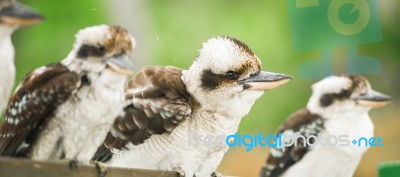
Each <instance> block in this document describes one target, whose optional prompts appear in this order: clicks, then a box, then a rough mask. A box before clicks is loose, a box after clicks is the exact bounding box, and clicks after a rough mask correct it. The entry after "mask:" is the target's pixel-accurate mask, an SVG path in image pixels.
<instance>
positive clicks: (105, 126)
mask: <svg viewBox="0 0 400 177" xmlns="http://www.w3.org/2000/svg"><path fill="white" fill-rule="evenodd" d="M134 46H135V43H134V39H133V38H132V37H131V35H130V34H129V33H128V32H127V31H126V30H125V29H123V28H121V27H118V26H109V25H99V26H92V27H88V28H85V29H82V30H80V31H79V32H78V33H77V35H76V41H75V43H74V46H73V49H72V51H71V52H70V53H69V55H68V56H67V57H66V58H65V59H64V60H62V61H61V62H59V63H56V64H50V65H47V66H43V67H40V68H37V69H35V70H33V71H32V72H30V73H29V74H27V75H26V77H25V78H24V79H23V80H22V82H21V83H20V85H19V86H18V88H17V89H16V91H15V92H14V94H13V95H12V97H11V100H10V102H9V104H8V107H7V109H6V113H5V120H4V121H3V124H2V125H1V128H0V155H3V156H18V157H28V158H31V159H34V160H58V159H67V160H72V161H76V162H79V163H84V164H85V163H89V161H90V159H91V158H92V157H93V155H94V153H95V152H96V150H97V148H98V147H99V146H100V145H101V144H102V142H103V141H104V138H105V136H106V134H107V132H108V131H109V129H110V128H111V126H112V123H113V121H114V120H115V118H116V117H117V116H118V115H119V113H120V112H121V111H122V109H123V98H124V88H125V85H126V83H127V81H128V76H129V75H131V73H132V71H131V67H132V64H131V61H130V59H129V55H130V54H131V51H132V49H133V48H134Z"/></svg>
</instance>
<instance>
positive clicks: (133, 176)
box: [0, 157, 179, 177]
mask: <svg viewBox="0 0 400 177" xmlns="http://www.w3.org/2000/svg"><path fill="white" fill-rule="evenodd" d="M98 176H99V174H98V171H97V169H96V167H95V166H93V165H92V166H91V165H79V164H78V166H77V168H76V169H71V168H70V167H69V165H68V163H62V162H38V161H31V160H28V159H15V158H4V157H0V177H98ZM125 176H126V177H179V175H178V173H176V172H172V171H158V170H144V169H133V168H131V169H128V168H116V167H108V168H107V175H106V177H125Z"/></svg>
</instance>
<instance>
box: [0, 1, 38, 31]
mask: <svg viewBox="0 0 400 177" xmlns="http://www.w3.org/2000/svg"><path fill="white" fill-rule="evenodd" d="M43 19H44V17H43V16H42V15H40V14H38V13H36V12H34V11H33V10H31V9H30V8H29V7H27V6H25V5H22V4H20V3H18V2H14V3H12V4H11V5H10V6H8V7H5V8H3V9H1V10H0V21H1V23H4V24H7V25H16V26H30V25H34V24H36V23H39V22H41V21H43Z"/></svg>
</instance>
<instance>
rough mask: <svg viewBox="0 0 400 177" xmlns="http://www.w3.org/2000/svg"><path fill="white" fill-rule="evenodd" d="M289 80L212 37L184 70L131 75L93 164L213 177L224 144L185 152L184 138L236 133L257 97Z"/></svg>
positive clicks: (237, 46) (239, 47)
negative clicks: (123, 100) (119, 110)
mask: <svg viewBox="0 0 400 177" xmlns="http://www.w3.org/2000/svg"><path fill="white" fill-rule="evenodd" d="M290 79H292V78H291V77H290V76H287V75H284V74H278V73H271V72H265V71H262V70H261V61H260V59H259V58H258V57H257V56H256V54H254V53H253V51H252V50H251V49H250V48H249V47H248V46H247V45H246V44H244V43H243V42H240V41H239V40H236V39H234V38H230V37H226V36H222V37H216V38H212V39H210V40H208V41H207V42H206V43H204V44H203V47H202V49H200V51H199V56H198V57H197V58H196V60H195V61H194V63H193V64H192V65H191V66H190V68H189V69H188V70H182V69H179V68H176V67H171V66H167V67H160V66H158V67H146V68H144V69H142V70H141V71H140V72H139V73H137V74H136V75H135V76H134V78H133V79H132V80H131V81H130V83H129V84H128V86H127V91H126V103H125V111H124V112H123V114H122V115H121V116H119V117H118V118H117V120H116V121H115V122H114V125H113V128H112V129H111V130H110V132H109V133H108V135H107V137H106V140H105V142H104V146H102V147H100V148H99V150H98V152H97V153H96V155H95V157H94V159H95V160H100V161H106V162H107V163H108V164H110V165H111V166H119V167H135V168H147V169H159V170H175V171H177V172H179V173H180V174H181V175H182V176H187V177H192V176H193V175H195V176H197V177H205V176H211V175H213V176H217V175H218V173H216V172H215V170H216V169H217V167H218V165H219V163H220V162H221V160H222V158H223V156H224V154H225V152H226V151H227V150H228V146H227V145H226V144H225V143H224V144H222V145H221V146H215V147H204V146H192V145H191V144H190V142H188V134H190V133H191V132H197V133H200V134H202V135H210V136H216V135H228V134H232V133H235V132H236V131H237V129H238V126H239V123H240V120H241V118H242V117H244V116H245V115H246V114H248V113H249V111H250V109H251V107H252V106H253V104H254V102H255V101H256V100H257V99H258V98H259V97H260V96H261V95H262V94H263V91H265V90H271V89H274V88H276V87H278V86H280V85H282V84H284V83H286V82H288V81H289V80H290ZM224 142H225V141H224ZM111 151H112V152H113V153H111Z"/></svg>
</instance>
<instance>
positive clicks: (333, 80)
mask: <svg viewBox="0 0 400 177" xmlns="http://www.w3.org/2000/svg"><path fill="white" fill-rule="evenodd" d="M312 90H313V93H312V96H311V98H310V100H309V101H308V104H307V108H305V109H302V110H299V111H297V112H295V113H294V114H292V115H291V116H289V117H288V118H287V120H286V121H285V122H284V123H283V125H282V126H281V127H280V128H279V129H278V133H282V134H288V135H290V136H293V135H296V134H297V135H302V136H303V137H307V138H308V137H311V136H315V137H317V138H318V139H319V140H318V141H319V142H320V143H316V142H317V141H316V139H311V141H310V142H311V143H315V144H313V145H311V144H307V143H306V145H304V143H305V141H304V139H302V138H299V139H297V145H296V146H293V145H292V146H290V147H286V148H285V149H283V148H281V147H278V148H272V149H271V151H270V152H271V153H270V155H269V157H268V160H267V162H266V165H265V166H264V167H263V168H262V170H261V173H260V177H278V176H282V177H351V176H353V173H354V171H355V169H356V168H357V165H358V163H359V162H360V160H361V158H362V155H363V153H365V152H366V151H367V149H368V147H367V146H365V144H364V145H363V146H358V144H357V142H356V141H357V140H358V139H359V138H362V137H365V138H368V139H369V138H372V137H373V136H374V132H373V131H374V125H373V123H372V121H371V119H370V117H369V115H368V111H369V110H370V109H371V108H374V107H380V106H384V105H386V104H387V103H389V102H390V100H391V98H390V97H388V96H386V95H383V94H381V93H378V92H376V91H374V90H372V89H371V86H370V84H369V82H368V81H367V80H366V79H365V78H364V77H362V76H359V75H342V76H331V77H328V78H326V79H323V80H322V81H319V82H317V83H316V84H314V85H313V86H312ZM340 136H342V138H340ZM327 137H331V138H329V143H331V144H328V140H327V139H328V138H327ZM332 137H336V143H337V144H334V142H335V140H333V138H332ZM322 138H325V139H326V140H323V139H322ZM353 140H356V141H354V142H352V141H353ZM282 141H284V140H282ZM292 141H293V140H292ZM294 141H296V140H294ZM339 141H340V142H339ZM288 143H290V142H288ZM339 143H340V144H339Z"/></svg>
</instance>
